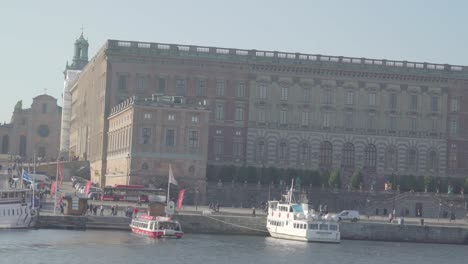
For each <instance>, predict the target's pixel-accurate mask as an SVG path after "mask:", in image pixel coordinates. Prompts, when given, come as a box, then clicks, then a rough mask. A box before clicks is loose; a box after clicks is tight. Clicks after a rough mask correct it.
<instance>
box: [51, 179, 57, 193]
mask: <svg viewBox="0 0 468 264" xmlns="http://www.w3.org/2000/svg"><path fill="white" fill-rule="evenodd" d="M56 188H57V182H53V183H52V185H51V186H50V196H51V197H52V196H53V195H54V193H55V189H56Z"/></svg>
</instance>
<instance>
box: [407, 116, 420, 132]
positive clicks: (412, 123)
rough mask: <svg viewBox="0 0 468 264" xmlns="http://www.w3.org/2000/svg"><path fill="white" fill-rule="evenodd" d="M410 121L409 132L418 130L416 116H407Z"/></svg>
mask: <svg viewBox="0 0 468 264" xmlns="http://www.w3.org/2000/svg"><path fill="white" fill-rule="evenodd" d="M409 121H410V130H411V132H416V131H417V130H418V120H417V118H416V116H411V117H410V118H409Z"/></svg>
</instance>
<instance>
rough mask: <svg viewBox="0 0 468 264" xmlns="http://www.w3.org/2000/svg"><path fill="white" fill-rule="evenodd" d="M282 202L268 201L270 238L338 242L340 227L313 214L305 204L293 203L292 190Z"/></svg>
mask: <svg viewBox="0 0 468 264" xmlns="http://www.w3.org/2000/svg"><path fill="white" fill-rule="evenodd" d="M284 196H285V199H284V201H269V202H268V216H267V229H268V232H269V233H270V235H271V236H272V237H275V238H282V239H290V240H299V241H307V242H329V243H339V242H340V239H341V237H340V226H339V224H338V222H337V221H334V220H333V219H332V217H329V216H321V215H319V214H315V213H314V211H313V210H311V211H309V210H308V205H307V204H306V203H303V204H300V203H295V202H293V188H292V187H291V190H289V191H288V193H287V195H284Z"/></svg>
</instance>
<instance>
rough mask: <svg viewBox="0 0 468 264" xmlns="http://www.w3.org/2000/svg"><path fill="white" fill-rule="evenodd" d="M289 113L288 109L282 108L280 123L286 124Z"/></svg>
mask: <svg viewBox="0 0 468 264" xmlns="http://www.w3.org/2000/svg"><path fill="white" fill-rule="evenodd" d="M287 115H288V112H287V111H286V110H281V111H280V124H281V125H285V124H286V122H287Z"/></svg>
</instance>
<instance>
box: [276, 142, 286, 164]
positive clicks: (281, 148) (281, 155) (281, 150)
mask: <svg viewBox="0 0 468 264" xmlns="http://www.w3.org/2000/svg"><path fill="white" fill-rule="evenodd" d="M287 158H288V144H287V143H286V142H284V141H281V142H280V143H279V144H278V159H279V160H286V159H287Z"/></svg>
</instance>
